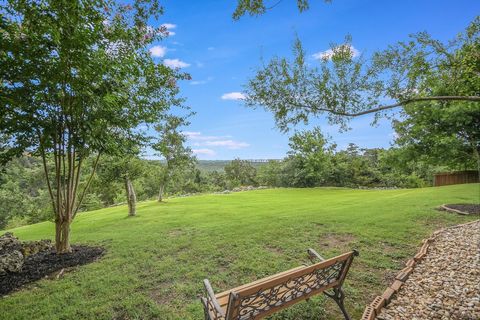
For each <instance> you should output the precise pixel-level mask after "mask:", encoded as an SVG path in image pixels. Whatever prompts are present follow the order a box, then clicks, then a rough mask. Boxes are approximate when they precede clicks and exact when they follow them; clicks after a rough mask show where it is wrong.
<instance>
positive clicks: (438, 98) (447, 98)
mask: <svg viewBox="0 0 480 320" xmlns="http://www.w3.org/2000/svg"><path fill="white" fill-rule="evenodd" d="M420 101H474V102H480V97H478V96H433V97H421V98H412V99H407V100H403V101H400V102H398V103H395V104H390V105H385V106H379V107H376V108H372V109H369V110H365V111H361V112H355V113H349V112H343V111H336V110H332V109H327V108H318V107H315V106H305V105H299V104H294V105H295V106H297V107H302V108H308V109H312V110H314V111H325V112H328V113H331V114H335V115H339V116H345V117H358V116H363V115H366V114H369V113H375V112H379V111H383V110H389V109H394V108H398V107H401V106H405V105H407V104H410V103H414V102H420Z"/></svg>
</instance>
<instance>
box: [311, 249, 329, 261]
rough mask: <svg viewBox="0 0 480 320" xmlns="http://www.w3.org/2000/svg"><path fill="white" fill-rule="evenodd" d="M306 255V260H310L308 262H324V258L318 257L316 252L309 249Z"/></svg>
mask: <svg viewBox="0 0 480 320" xmlns="http://www.w3.org/2000/svg"><path fill="white" fill-rule="evenodd" d="M307 254H308V258H309V259H310V261H312V263H315V262H318V261H315V259H318V260H320V261H325V258H323V257H322V256H321V255H319V254H318V252H317V251H315V250H313V249H312V248H309V249H308V250H307Z"/></svg>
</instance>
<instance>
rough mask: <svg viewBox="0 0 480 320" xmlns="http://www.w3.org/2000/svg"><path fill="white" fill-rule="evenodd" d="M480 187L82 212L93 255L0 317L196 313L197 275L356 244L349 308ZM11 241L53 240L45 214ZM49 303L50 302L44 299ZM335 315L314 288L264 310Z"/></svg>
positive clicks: (196, 199) (309, 194) (258, 271)
mask: <svg viewBox="0 0 480 320" xmlns="http://www.w3.org/2000/svg"><path fill="white" fill-rule="evenodd" d="M479 198H480V185H479V184H469V185H456V186H448V187H438V188H423V189H398V190H353V189H340V188H313V189H271V190H258V191H250V192H239V193H232V194H225V195H223V194H222V195H201V196H193V197H187V198H175V199H169V200H168V201H167V202H165V203H158V202H154V201H150V202H142V203H140V204H139V206H138V213H137V216H136V217H127V208H126V206H120V207H113V208H107V209H101V210H97V211H91V212H86V213H81V214H80V215H79V216H78V218H77V219H76V220H75V222H74V223H73V225H72V243H73V244H75V243H85V244H91V245H101V246H104V247H105V248H106V250H107V253H106V255H105V256H104V257H103V258H101V260H99V261H97V262H95V263H92V264H89V265H86V266H82V267H78V268H75V269H74V270H72V271H69V272H67V273H66V274H65V275H64V276H63V277H61V278H60V279H55V280H41V281H39V282H37V283H34V284H32V285H30V286H28V287H26V288H24V289H22V290H20V291H18V292H15V293H13V294H11V295H9V296H7V297H4V298H2V299H0V314H1V315H2V316H1V318H2V319H49V320H50V319H201V318H202V317H203V311H202V307H201V305H200V303H199V301H198V296H199V295H200V294H202V279H204V278H206V277H208V278H209V279H210V281H211V283H212V285H213V287H214V289H215V290H216V291H217V292H218V291H222V290H225V289H228V288H230V287H233V286H237V285H240V284H243V283H245V282H248V281H252V280H254V279H257V278H260V277H264V276H267V275H270V274H273V273H276V272H279V271H283V270H286V269H288V268H291V267H295V266H297V265H299V264H301V263H302V262H305V261H306V255H305V250H306V249H307V248H308V247H312V248H315V249H316V250H317V251H318V252H320V253H321V254H322V255H323V256H325V257H332V256H334V255H336V254H339V253H341V252H343V251H346V250H349V249H351V248H356V249H358V250H359V251H360V257H359V258H358V259H357V260H356V261H355V262H354V264H353V267H352V269H351V273H350V274H349V276H348V278H347V281H346V305H347V309H348V310H349V311H350V313H351V315H352V317H353V318H357V319H358V318H359V317H360V315H361V313H362V311H363V309H364V306H365V305H366V304H367V303H368V302H370V300H371V299H372V298H373V297H374V296H375V295H377V294H379V293H381V292H382V291H383V289H384V288H385V286H386V285H387V283H389V282H390V280H391V277H392V275H393V274H394V273H395V271H396V270H399V269H401V268H402V267H403V263H404V262H405V261H406V260H407V259H408V258H409V257H411V255H413V254H414V253H415V251H416V250H417V248H418V247H419V246H420V245H421V243H420V241H421V240H422V239H423V238H424V237H426V236H427V235H429V234H430V233H431V232H432V231H433V230H435V229H438V228H441V227H443V226H447V225H453V224H459V223H463V222H467V221H469V220H473V219H475V217H465V216H459V215H453V214H448V213H445V212H440V211H437V210H435V209H434V208H435V207H437V206H438V205H440V204H443V203H462V202H478V201H479V200H480V199H479ZM10 231H13V232H14V234H15V235H17V236H19V237H20V238H21V239H22V240H32V239H41V238H52V237H53V235H54V224H53V223H51V222H43V223H38V224H35V225H29V226H24V227H20V228H17V229H13V230H10ZM53 302H55V303H53ZM319 317H323V318H322V319H338V318H339V317H340V313H339V311H338V310H337V308H336V306H335V304H334V303H333V302H332V301H327V300H325V299H324V298H323V297H316V298H315V299H312V300H311V301H310V302H303V303H300V304H298V305H296V306H294V307H292V308H290V309H288V310H286V311H284V312H282V313H280V314H278V315H276V316H275V318H274V319H318V318H319Z"/></svg>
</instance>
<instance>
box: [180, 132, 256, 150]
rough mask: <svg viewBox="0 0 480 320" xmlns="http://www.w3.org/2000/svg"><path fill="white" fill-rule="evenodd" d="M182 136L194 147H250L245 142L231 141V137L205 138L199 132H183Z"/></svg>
mask: <svg viewBox="0 0 480 320" xmlns="http://www.w3.org/2000/svg"><path fill="white" fill-rule="evenodd" d="M183 135H184V136H186V137H187V139H188V140H190V141H192V142H193V143H192V145H193V146H195V147H220V148H227V149H241V148H246V147H249V146H250V144H248V143H246V142H242V141H235V140H232V139H231V136H205V135H203V134H202V133H201V132H199V131H184V132H183ZM200 150H203V149H200Z"/></svg>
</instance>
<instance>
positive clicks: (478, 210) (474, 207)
mask: <svg viewBox="0 0 480 320" xmlns="http://www.w3.org/2000/svg"><path fill="white" fill-rule="evenodd" d="M445 207H447V208H450V209H455V210H459V211H462V212H466V213H468V214H480V204H472V203H462V204H446V205H445Z"/></svg>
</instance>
